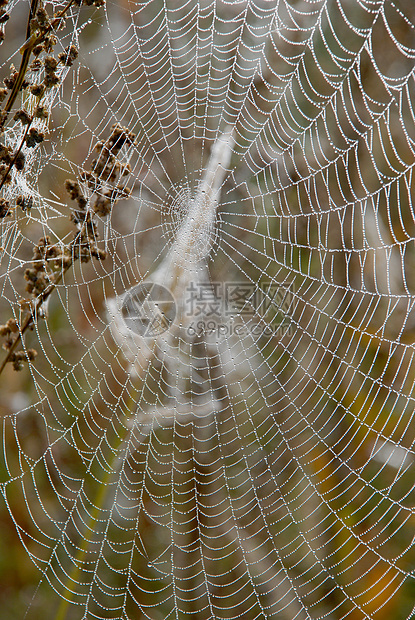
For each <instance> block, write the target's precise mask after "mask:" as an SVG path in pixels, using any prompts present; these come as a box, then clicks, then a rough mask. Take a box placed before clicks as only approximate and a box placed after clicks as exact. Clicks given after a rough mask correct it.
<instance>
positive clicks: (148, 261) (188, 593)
mask: <svg viewBox="0 0 415 620" xmlns="http://www.w3.org/2000/svg"><path fill="white" fill-rule="evenodd" d="M45 6H46V8H47V10H49V11H50V12H52V11H53V10H55V11H56V10H58V9H59V8H62V7H63V4H62V5H59V3H53V7H52V5H51V3H47V4H46V5H45ZM27 9H28V6H27V4H26V3H25V2H23V1H20V0H18V1H17V2H15V3H14V4H12V6H11V19H10V24H9V25H8V26H7V27H9V28H10V33H12V32H14V36H15V38H14V39H12V38H11V39H10V40H11V41H15V49H12V48H11V44H10V43H9V44H8V47H7V48H6V52H5V48H3V60H4V64H3V70H4V72H5V74H6V73H7V70H8V66H9V64H10V61H11V60H13V59H14V58H16V56H18V49H19V47H20V46H21V45H22V44H23V42H24V41H23V40H22V39H21V37H22V36H24V35H23V34H22V32H21V31H19V28H18V25H16V26H14V27H15V31H13V30H12V29H13V19H14V16H17V17H16V22H15V23H16V24H18V21H17V19H18V18H19V16H26V11H27ZM69 14H70V18H69V25H70V27H69V28H67V29H66V30H65V31H62V32H58V33H57V36H58V39H59V40H58V47H60V48H62V49H64V48H65V47H66V46H67V45H68V44H70V43H74V44H77V45H78V44H79V49H80V54H79V57H78V59H77V61H76V63H75V64H74V66H73V67H72V68H71V69H70V70H68V71H66V69H65V71H66V73H65V75H63V76H62V77H63V78H65V79H64V80H63V82H62V84H61V85H60V86H59V87H56V88H54V89H53V90H52V91H51V94H50V95H49V105H50V107H51V108H52V116H51V121H50V126H49V127H48V128H47V140H45V142H44V143H43V144H42V145H40V146H38V147H36V149H33V150H32V151H31V152H30V153H29V150H28V149H27V167H26V171H25V175H23V174H22V173H16V174H15V177H14V179H13V182H12V184H11V185H10V186H9V187H8V189H7V192H8V196H9V198H10V199H13V196H15V195H17V194H20V193H22V192H23V194H28V195H31V196H33V197H34V199H35V204H34V206H33V208H32V209H31V211H30V212H25V213H22V212H21V211H18V210H17V209H16V211H14V213H13V216H12V217H11V218H10V217H9V218H5V219H3V220H2V222H1V234H2V242H1V244H2V253H1V280H0V281H1V292H2V300H1V303H2V313H3V315H4V317H5V320H7V318H8V316H15V317H16V318H17V319H18V318H19V312H20V310H19V305H18V304H19V301H20V300H21V298H22V297H23V296H24V292H23V291H24V281H23V276H22V274H23V272H24V269H25V268H26V267H27V266H28V265H29V263H30V261H31V257H32V250H33V246H34V244H36V243H37V241H38V239H39V237H40V236H42V235H45V234H48V235H49V236H51V237H52V239H53V242H54V243H60V242H61V243H66V242H67V240H68V238H69V235H70V231H71V230H72V228H71V224H70V222H69V219H68V215H69V210H70V207H69V206H68V204H69V202H70V201H68V197H67V195H66V194H65V191H64V190H63V184H64V180H65V179H66V178H67V177H68V176H72V177H79V175H80V173H81V172H82V171H83V170H87V169H88V167H89V165H90V161H91V158H92V157H93V154H92V153H93V148H94V145H95V144H96V142H97V141H98V140H105V138H106V136H107V135H108V133H109V131H110V128H111V127H112V126H113V125H114V124H115V123H120V124H121V125H123V126H125V127H127V128H128V130H130V131H133V132H134V133H135V134H136V136H137V137H136V141H135V144H134V145H133V146H132V147H131V148H129V149H124V150H123V152H122V157H123V158H124V159H123V161H124V163H125V164H126V163H129V165H130V166H131V174H130V177H129V179H130V184H131V181H132V185H133V192H132V195H131V197H130V198H129V199H128V200H124V201H122V202H120V203H117V204H115V205H114V206H113V208H112V210H111V213H110V214H109V215H108V216H107V217H104V216H103V217H102V218H100V220H99V232H100V241H99V242H98V244H99V246H100V247H101V248H102V249H105V250H106V252H107V258H106V260H105V261H102V262H99V263H98V262H96V261H95V262H94V261H91V262H89V263H87V264H84V263H82V262H78V263H77V264H75V265H74V266H73V268H72V269H71V270H68V271H67V272H66V273H65V275H64V277H63V279H62V281H61V282H60V283H59V284H58V285H57V287H56V290H55V291H54V293H53V294H52V295H51V296H50V299H49V301H48V304H45V305H47V308H42V311H43V314H44V316H43V317H42V316H39V317H38V318H37V320H36V322H35V325H34V329H33V331H31V332H27V333H25V334H24V336H23V341H24V344H25V346H27V347H28V346H34V347H35V348H36V349H37V350H38V352H39V355H38V358H37V359H36V360H35V362H34V363H30V364H27V365H25V368H24V370H23V371H22V372H20V373H14V372H13V370H12V369H11V368H6V370H5V371H4V373H3V376H2V378H1V380H2V382H3V383H2V386H3V387H2V392H1V397H0V398H1V408H2V430H3V455H2V465H1V475H2V482H1V490H2V496H3V500H4V502H5V507H6V509H7V511H8V513H9V515H10V517H9V519H10V518H11V520H12V521H13V523H14V525H15V527H16V531H17V532H18V535H19V537H20V539H21V542H22V544H23V545H24V547H25V548H26V550H27V552H28V554H29V556H30V558H31V560H32V562H33V563H34V565H35V566H36V567H37V568H38V569H39V574H40V579H41V581H40V583H39V586H38V588H37V589H36V591H35V593H34V595H33V592H32V595H31V596H32V598H30V597H29V596H28V597H27V600H26V602H25V601H23V602H21V603H22V604H23V603H25V610H26V608H27V615H26V617H27V618H29V619H30V618H38V617H39V618H40V617H44V614H45V612H47V613H48V615H49V616H50V617H52V616H51V615H50V614H51V613H53V614H55V615H54V616H53V617H55V618H56V619H59V620H63V619H66V618H67V619H76V618H82V619H86V618H88V619H89V618H91V619H92V618H103V619H123V620H126V619H127V618H128V619H129V620H133V619H134V620H135V619H136V618H142V617H143V618H151V619H152V620H159V619H161V618H166V619H167V618H177V619H180V618H185V617H194V618H196V619H198V620H202V619H205V618H206V619H207V618H223V619H225V618H226V619H231V618H239V617H243V618H248V619H249V618H252V619H253V618H275V619H277V618H278V619H279V620H280V619H282V620H293V619H296V620H297V619H298V620H299V619H306V618H308V619H317V618H326V619H328V620H334V619H336V620H337V619H340V618H349V619H352V620H360V619H362V618H376V619H377V618H379V619H381V618H390V617H393V614H394V615H395V617H396V618H397V620H398V619H405V618H410V617H412V612H413V607H414V604H415V597H414V591H415V589H414V582H413V578H414V576H413V570H414V566H415V563H414V562H415V549H414V542H413V527H414V520H415V515H414V506H415V493H414V441H415V437H414V428H415V425H414V422H413V410H414V380H415V365H414V363H413V355H414V345H413V342H414V339H415V312H414V301H415V297H414V295H415V269H414V264H415V247H414V240H415V213H414V205H413V195H414V181H413V167H414V149H415V144H414V140H415V105H414V102H415V75H414V57H415V7H414V3H413V1H412V0H399V1H396V2H392V1H390V0H385V1H381V0H372V1H369V0H366V1H363V0H362V1H358V0H325V1H323V0H309V1H307V0H298V1H295V0H290V1H285V2H284V1H282V0H281V1H280V0H269V1H265V0H260V1H255V2H245V1H244V2H210V1H209V0H203V1H201V2H199V3H196V2H194V1H193V0H190V1H188V2H182V0H174V1H173V0H167V2H156V1H155V0H150V1H149V2H146V3H139V2H133V1H132V0H119V1H118V2H115V3H109V2H108V4H107V5H106V7H105V8H101V9H89V8H85V7H84V8H81V9H79V8H78V7H73V8H72V9H71V10H70V13H69ZM24 19H25V17H23V20H24ZM6 32H7V31H6ZM19 37H20V38H19ZM15 51H16V56H13V54H12V52H13V53H14V52H15ZM18 131H19V130H18V129H16V128H13V127H12V128H9V129H8V133H7V140H9V141H10V143H13V141H18V139H19V135H18ZM223 136H228V138H227V139H228V143H227V144H228V146H227V147H226V148H227V149H228V151H227V152H226V153H225V155H226V156H223V158H222V162H221V163H220V162H219V163H217V162H216V163H217V165H216V164H215V166H213V164H212V161H213V159H212V152H213V150H214V149H215V148H217V145H218V144H220V141H221V140H222V141H223V140H224V138H223ZM225 142H226V140H225ZM225 150H226V149H225ZM209 162H210V164H209ZM212 166H213V168H212ZM212 171H213V172H212ZM209 175H210V176H209ZM207 178H211V180H212V179H213V181H212V183H213V184H215V183H216V185H218V184H219V187H217V188H216V186H215V190H214V191H213V189H212V187H213V185H212V183H211V184H210V186H209V187H210V188H211V189H210V190H209V188H208V190H207V198H206V201H205V203H204V206H203V205H202V206H203V208H199V213H202V214H204V215H205V216H206V217H205V219H203V217H202V216H200V219H199V220H197V221H196V224H197V226H196V225H195V226H193V228H192V226H190V227H189V225H188V224H189V218H190V219H191V217H192V208H193V209H194V208H195V204H196V202H197V200H199V198H197V197H198V196H199V197H200V195H201V194H200V192H199V193H198V191H199V190H200V188H203V187H204V185H203V183H204V180H205V181H206V179H207ZM215 179H216V181H215ZM209 192H210V193H209ZM198 204H199V207H200V204H201V203H200V202H199V203H198ZM195 212H196V211H195ZM209 218H210V219H209ZM214 220H216V223H215V225H214V226H213V225H212V222H213V221H214ZM203 222H204V223H203ZM209 222H210V223H209ZM189 231H190V232H189ZM178 248H181V249H180V251H179V250H178ZM178 271H180V274H181V275H177V272H178ZM143 282H144V283H153V284H154V283H156V284H159V285H163V286H164V287H166V288H167V289H168V290H170V291H172V293H173V296H174V299H175V310H176V314H175V318H174V320H172V323H171V325H169V329H167V331H162V330H160V331H159V332H156V333H153V334H152V335H151V337H147V336H148V335H143V332H139V333H137V332H136V331H134V330H131V329H129V328H128V326H127V324H126V322H125V321H124V319H123V316H122V307H123V303H124V300H125V299H126V295H128V294H129V293H130V292H131V291H134V290H136V289H134V287H136V286H138V285H140V283H143ZM146 290H147V289H146ZM149 290H150V289H149ZM242 290H243V291H245V296H242V303H241V297H239V306H238V307H237V308H236V309H235V307H234V306H232V309H233V310H232V312H229V306H228V305H227V300H228V297H227V296H226V295H227V294H228V292H229V291H233V292H234V293H235V291H236V292H239V294H240V293H241V291H242ZM192 291H193V296H192V294H191V293H192ZM194 291H196V292H194ZM149 295H150V293H149ZM201 296H204V298H203V299H202V298H201ZM189 300H193V301H192V302H191V301H189ZM150 301H151V299H150V300H149V298H148V299H147V301H146V303H148V304H150ZM151 303H153V302H152V301H151ZM150 306H151V307H152V308H153V310H154V307H155V306H154V304H153V305H151V304H150ZM150 306H149V307H150ZM158 312H159V315H158V316H159V317H161V318H163V317H165V316H167V310H166V308H165V307H163V304H161V307H158ZM201 324H202V325H201ZM140 325H141V323H140ZM195 325H196V327H195ZM236 326H238V330H237V329H235V327H236ZM205 328H206V329H205ZM51 610H52V611H51Z"/></svg>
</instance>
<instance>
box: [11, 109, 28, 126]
mask: <svg viewBox="0 0 415 620" xmlns="http://www.w3.org/2000/svg"><path fill="white" fill-rule="evenodd" d="M13 120H15V121H20V122H21V123H22V125H29V123H31V122H32V117H31V116H30V114H29V113H28V112H26V110H18V111H17V112H16V114H15V115H14V116H13Z"/></svg>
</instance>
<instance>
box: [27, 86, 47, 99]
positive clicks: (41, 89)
mask: <svg viewBox="0 0 415 620" xmlns="http://www.w3.org/2000/svg"><path fill="white" fill-rule="evenodd" d="M29 90H30V92H31V93H32V95H34V96H35V97H43V95H44V94H45V90H46V86H45V85H44V84H32V85H31V87H30V89H29Z"/></svg>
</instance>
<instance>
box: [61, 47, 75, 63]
mask: <svg viewBox="0 0 415 620" xmlns="http://www.w3.org/2000/svg"><path fill="white" fill-rule="evenodd" d="M77 57H78V49H77V48H76V47H75V45H68V47H66V48H65V50H64V51H63V52H61V53H60V54H58V58H59V60H60V61H61V63H62V64H64V65H66V66H67V67H70V66H71V65H72V64H73V63H74V61H75V60H76V58H77Z"/></svg>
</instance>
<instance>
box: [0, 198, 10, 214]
mask: <svg viewBox="0 0 415 620" xmlns="http://www.w3.org/2000/svg"><path fill="white" fill-rule="evenodd" d="M9 214H10V203H9V201H8V200H5V198H0V218H4V217H6V216H7V215H9Z"/></svg>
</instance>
